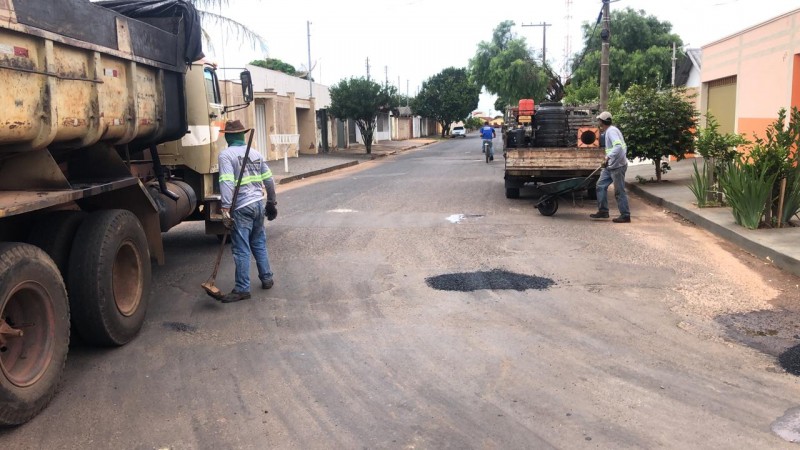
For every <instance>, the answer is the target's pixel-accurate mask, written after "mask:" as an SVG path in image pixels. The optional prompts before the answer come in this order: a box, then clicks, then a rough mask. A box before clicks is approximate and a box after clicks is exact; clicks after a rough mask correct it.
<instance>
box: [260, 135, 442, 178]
mask: <svg viewBox="0 0 800 450" xmlns="http://www.w3.org/2000/svg"><path fill="white" fill-rule="evenodd" d="M434 142H438V140H437V139H425V138H421V139H407V140H404V141H384V142H380V143H377V144H373V145H372V153H371V154H369V155H368V154H367V150H366V148H365V147H364V145H363V144H357V145H352V146H350V148H345V149H336V150H331V151H330V152H328V153H318V154H314V155H304V154H301V155H300V156H298V157H296V158H289V160H288V166H289V170H288V171H287V170H286V165H287V164H286V162H285V161H284V160H283V159H279V160H274V161H267V164H269V168H270V169H271V170H272V176H273V177H275V182H276V183H278V184H286V183H289V182H292V181H296V180H302V179H304V178H308V177H312V176H315V175H321V174H323V173H328V172H332V171H334V170H338V169H343V168H345V167H350V166H354V165H356V164H359V163H362V162H366V161H371V160H373V159H377V158H382V157H384V156H387V155H394V154H396V153H399V152H402V151H406V150H411V149H413V148H417V147H422V146H425V145H428V144H432V143H434Z"/></svg>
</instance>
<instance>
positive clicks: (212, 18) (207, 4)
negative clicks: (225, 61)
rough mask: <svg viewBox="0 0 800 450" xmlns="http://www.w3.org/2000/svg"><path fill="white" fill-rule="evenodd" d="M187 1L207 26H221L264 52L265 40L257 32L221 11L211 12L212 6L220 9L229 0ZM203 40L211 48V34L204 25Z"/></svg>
mask: <svg viewBox="0 0 800 450" xmlns="http://www.w3.org/2000/svg"><path fill="white" fill-rule="evenodd" d="M189 3H191V4H192V5H194V7H195V8H196V9H197V13H198V14H199V15H200V20H202V21H203V23H204V24H206V25H207V26H208V25H210V26H212V27H217V26H221V27H223V28H225V29H226V30H227V31H228V32H229V33H230V34H233V35H234V36H235V37H237V38H243V41H244V42H247V43H250V44H251V45H252V46H253V48H261V50H262V51H263V52H264V53H266V51H267V44H266V40H265V39H264V38H263V37H262V36H261V35H260V34H258V32H256V31H255V30H252V29H250V28H249V27H247V26H246V25H244V24H243V23H241V22H238V21H236V20H233V19H231V18H230V17H225V16H223V15H222V13H221V12H220V13H219V14H218V13H214V12H211V9H212V8H216V9H217V10H219V11H222V8H224V7H227V6H228V3H229V0H189ZM203 40H204V41H205V44H206V45H208V46H209V47H211V48H213V46H212V44H211V42H212V39H211V35H210V34H209V33H208V29H207V28H205V27H204V28H203Z"/></svg>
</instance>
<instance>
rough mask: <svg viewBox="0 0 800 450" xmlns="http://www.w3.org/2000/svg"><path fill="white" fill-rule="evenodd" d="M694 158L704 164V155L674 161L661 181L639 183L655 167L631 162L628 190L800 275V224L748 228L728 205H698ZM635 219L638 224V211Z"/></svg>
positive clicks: (627, 182)
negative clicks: (693, 183) (692, 188)
mask: <svg viewBox="0 0 800 450" xmlns="http://www.w3.org/2000/svg"><path fill="white" fill-rule="evenodd" d="M694 161H697V163H698V166H700V167H702V164H703V160H702V159H701V158H697V159H693V158H690V159H685V160H683V161H678V162H671V163H670V166H671V167H672V170H670V171H669V172H667V173H666V174H663V175H662V182H661V183H655V182H649V183H639V182H638V181H637V179H636V176H637V175H638V176H640V177H642V178H644V179H646V180H650V179H651V178H654V177H655V168H654V167H653V165H652V164H642V165H631V166H629V167H628V173H627V177H626V187H627V188H628V191H629V192H631V193H635V194H638V195H640V196H641V197H643V198H645V199H646V200H649V201H650V202H652V203H655V204H657V205H660V206H663V207H664V208H666V209H668V210H670V211H672V212H674V213H677V214H679V215H681V216H682V217H683V218H685V219H686V220H688V221H690V222H692V223H694V224H696V225H698V226H699V227H701V228H705V229H706V230H708V231H710V232H711V233H713V234H715V235H717V236H719V237H721V238H723V239H725V240H727V241H729V242H731V243H732V244H734V245H736V246H738V247H740V248H742V249H743V250H745V251H747V252H749V253H752V254H753V255H755V256H757V257H759V258H764V259H766V260H768V261H770V262H772V263H773V264H775V265H776V266H777V267H779V268H781V269H783V270H785V271H787V272H790V273H793V274H795V275H800V227H787V228H780V229H763V230H748V229H746V228H744V227H742V226H739V225H737V224H736V222H735V221H734V219H733V213H732V212H731V208H729V207H720V208H698V207H697V205H696V204H695V202H696V200H695V198H694V194H692V192H691V191H690V190H689V185H690V184H691V180H692V174H693V173H694V168H693V162H694ZM633 219H634V224H635V221H636V212H635V211H634V213H633ZM796 222H797V221H796V220H795V223H796Z"/></svg>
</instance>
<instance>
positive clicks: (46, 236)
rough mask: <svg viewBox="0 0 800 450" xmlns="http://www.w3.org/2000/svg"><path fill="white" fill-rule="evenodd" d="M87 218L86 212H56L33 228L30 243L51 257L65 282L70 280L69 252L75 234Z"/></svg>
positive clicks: (35, 224) (48, 215) (45, 217)
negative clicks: (68, 275)
mask: <svg viewBox="0 0 800 450" xmlns="http://www.w3.org/2000/svg"><path fill="white" fill-rule="evenodd" d="M86 216H87V214H86V212H84V211H54V212H51V213H48V214H46V215H44V216H43V217H42V218H40V219H39V220H37V221H36V222H35V223H34V224H33V227H32V228H31V231H30V234H29V237H28V243H29V244H33V245H35V246H37V247H39V248H40V249H42V250H44V252H45V253H47V255H48V256H50V258H51V259H52V260H53V262H54V263H56V267H58V270H59V271H60V272H61V276H62V278H63V279H64V280H67V279H68V278H67V272H68V271H69V252H70V250H71V249H72V242H73V240H74V239H75V233H77V232H78V227H79V226H80V225H81V223H83V219H85V218H86Z"/></svg>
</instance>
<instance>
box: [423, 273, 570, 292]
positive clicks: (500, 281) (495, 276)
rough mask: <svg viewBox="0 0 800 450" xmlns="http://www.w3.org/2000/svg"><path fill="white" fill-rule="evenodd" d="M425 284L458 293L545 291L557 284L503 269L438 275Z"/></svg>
mask: <svg viewBox="0 0 800 450" xmlns="http://www.w3.org/2000/svg"><path fill="white" fill-rule="evenodd" d="M425 283H427V285H428V286H430V287H432V288H433V289H437V290H440V291H458V292H471V291H479V290H481V289H489V290H498V289H512V290H515V291H525V290H528V289H536V290H544V289H547V288H549V287H550V286H552V285H553V284H555V282H554V281H553V280H551V279H549V278H543V277H537V276H532V275H523V274H519V273H514V272H509V271H507V270H501V269H494V270H490V271H480V272H465V273H450V274H445V275H437V276H435V277H428V278H426V279H425Z"/></svg>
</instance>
